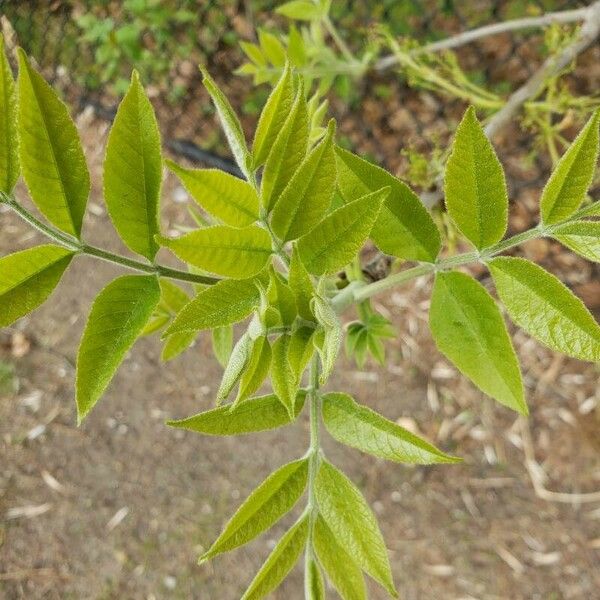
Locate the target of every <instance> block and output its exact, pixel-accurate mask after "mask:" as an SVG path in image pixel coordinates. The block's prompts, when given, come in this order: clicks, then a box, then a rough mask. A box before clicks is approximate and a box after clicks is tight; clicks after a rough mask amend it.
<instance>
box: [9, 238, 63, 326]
mask: <svg viewBox="0 0 600 600" xmlns="http://www.w3.org/2000/svg"><path fill="white" fill-rule="evenodd" d="M72 258H73V252H71V251H70V250H66V249H65V248H60V247H59V246H52V245H47V246H36V247H34V248H29V249H28V250H22V251H21V252H16V253H15V254H9V255H8V256H4V257H2V258H0V327H6V326H8V325H11V324H12V323H14V322H15V321H16V320H17V319H20V318H21V317H23V316H24V315H26V314H27V313H30V312H31V311H32V310H35V309H36V308H37V307H38V306H40V304H42V303H43V302H45V301H46V300H47V299H48V297H49V296H50V294H51V293H52V291H53V290H54V288H55V287H56V286H57V285H58V282H59V281H60V278H61V277H62V274H63V273H64V272H65V269H66V268H67V267H68V266H69V263H70V262H71V259H72Z"/></svg>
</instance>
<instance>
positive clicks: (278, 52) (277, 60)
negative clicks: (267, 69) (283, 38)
mask: <svg viewBox="0 0 600 600" xmlns="http://www.w3.org/2000/svg"><path fill="white" fill-rule="evenodd" d="M258 41H259V43H260V47H261V49H262V51H263V52H264V54H265V56H266V57H267V59H268V60H269V61H270V62H271V64H272V65H273V66H274V67H283V66H284V65H285V60H286V56H285V48H284V47H283V44H282V43H281V42H280V41H279V39H278V38H277V37H276V36H275V35H273V34H272V33H269V32H268V31H264V30H263V29H259V30H258Z"/></svg>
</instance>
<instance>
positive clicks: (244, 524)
mask: <svg viewBox="0 0 600 600" xmlns="http://www.w3.org/2000/svg"><path fill="white" fill-rule="evenodd" d="M307 480H308V459H306V458H303V459H302V460H296V461H294V462H291V463H288V464H287V465H284V466H283V467H281V468H279V469H277V471H274V472H273V473H271V475H269V476H268V477H267V478H266V479H265V480H264V481H263V482H262V483H261V484H260V485H259V486H258V487H257V488H256V489H255V490H254V491H253V492H252V493H251V494H250V495H249V496H248V498H246V500H245V501H244V503H243V504H242V505H241V506H240V507H239V508H238V510H237V511H236V513H235V514H234V515H233V517H232V518H231V519H230V521H229V522H228V523H227V525H225V527H224V529H223V532H222V533H221V535H220V536H219V537H218V538H217V540H216V541H215V542H214V543H213V545H212V546H211V547H210V548H209V549H208V551H207V552H205V553H204V554H203V555H202V556H201V557H200V560H199V561H198V562H199V563H200V564H201V563H203V562H205V561H207V560H210V559H211V558H213V557H215V556H217V555H218V554H223V552H229V551H230V550H233V549H234V548H239V547H240V546H243V545H244V544H247V543H248V542H249V541H251V540H253V539H254V538H255V537H257V536H258V535H260V534H261V533H262V532H263V531H266V530H267V529H270V528H271V527H272V526H273V525H275V523H277V521H279V519H281V517H283V515H285V514H286V513H288V512H289V511H290V510H291V509H292V508H293V507H294V505H295V504H296V502H298V500H299V499H300V496H302V494H303V493H304V489H305V488H306V482H307Z"/></svg>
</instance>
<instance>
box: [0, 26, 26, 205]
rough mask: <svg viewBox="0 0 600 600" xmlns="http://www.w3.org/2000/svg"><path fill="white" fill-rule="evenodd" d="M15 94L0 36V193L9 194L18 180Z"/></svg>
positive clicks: (2, 39)
mask: <svg viewBox="0 0 600 600" xmlns="http://www.w3.org/2000/svg"><path fill="white" fill-rule="evenodd" d="M20 170H21V169H20V166H19V148H18V142H17V93H16V90H15V82H14V80H13V76H12V71H11V68H10V64H9V62H8V58H7V56H6V48H5V44H4V36H3V35H2V34H0V191H2V192H5V193H6V194H10V193H11V192H12V191H13V188H14V187H15V184H16V183H17V180H18V179H19V173H20Z"/></svg>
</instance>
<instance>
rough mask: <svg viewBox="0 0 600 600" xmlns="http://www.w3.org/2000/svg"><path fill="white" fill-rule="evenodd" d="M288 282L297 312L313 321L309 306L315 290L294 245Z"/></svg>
mask: <svg viewBox="0 0 600 600" xmlns="http://www.w3.org/2000/svg"><path fill="white" fill-rule="evenodd" d="M288 283H289V285H290V288H291V290H292V292H294V296H295V297H296V306H297V308H298V314H299V315H300V316H301V317H302V318H303V319H306V320H307V321H314V318H315V317H314V315H313V312H312V309H311V307H310V303H311V300H312V297H313V296H314V293H315V290H314V286H313V284H312V281H311V279H310V275H309V274H308V271H307V270H306V267H305V266H304V264H303V263H302V260H301V259H300V255H299V254H298V249H297V247H296V245H294V247H293V248H292V259H291V261H290V273H289V276H288Z"/></svg>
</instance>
